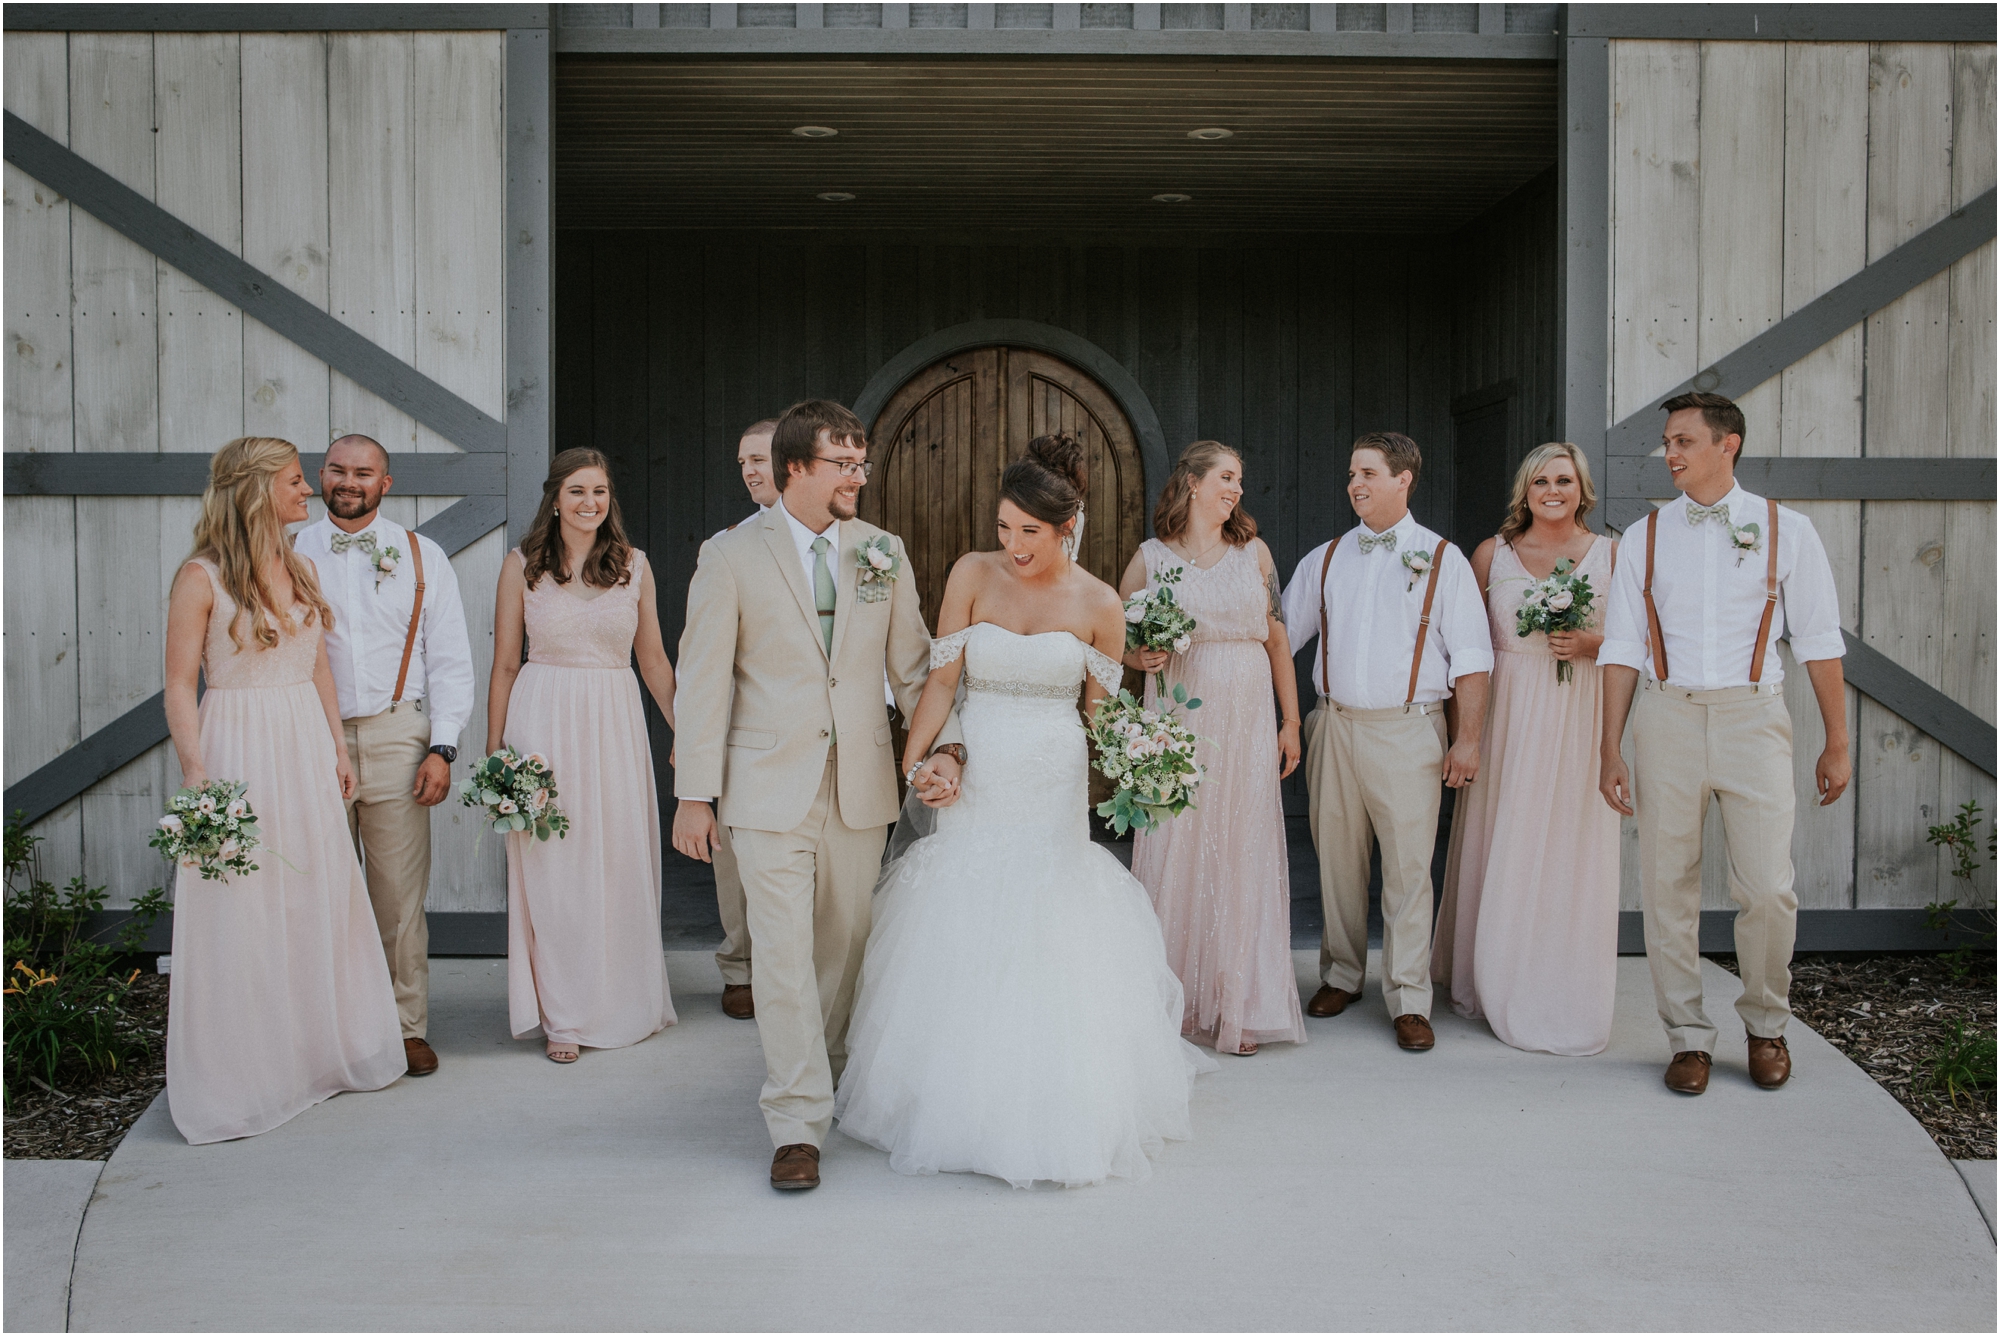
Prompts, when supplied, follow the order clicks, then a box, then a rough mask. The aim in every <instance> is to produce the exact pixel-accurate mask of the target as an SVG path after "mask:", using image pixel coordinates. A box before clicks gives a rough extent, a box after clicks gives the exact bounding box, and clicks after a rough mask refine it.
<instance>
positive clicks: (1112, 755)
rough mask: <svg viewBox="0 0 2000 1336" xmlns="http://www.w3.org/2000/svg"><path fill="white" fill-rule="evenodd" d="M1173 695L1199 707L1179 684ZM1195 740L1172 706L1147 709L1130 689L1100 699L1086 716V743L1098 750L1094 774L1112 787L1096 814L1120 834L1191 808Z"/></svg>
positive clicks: (1198, 771)
mask: <svg viewBox="0 0 2000 1336" xmlns="http://www.w3.org/2000/svg"><path fill="white" fill-rule="evenodd" d="M1173 699H1174V703H1175V704H1176V705H1182V706H1185V707H1186V708H1188V709H1190V710H1198V709H1200V708H1201V702H1200V701H1199V700H1190V699H1189V698H1188V694H1187V688H1186V687H1184V686H1179V685H1176V686H1175V687H1174V690H1173ZM1198 740H1199V739H1197V738H1196V737H1195V735H1194V732H1193V730H1191V729H1189V728H1188V726H1187V725H1186V724H1185V723H1183V722H1182V721H1181V719H1180V717H1179V716H1178V715H1177V714H1175V713H1174V709H1173V706H1167V707H1166V708H1164V709H1159V710H1149V709H1147V708H1146V707H1145V705H1144V704H1143V703H1142V702H1141V701H1140V700H1139V699H1138V698H1137V697H1135V696H1133V694H1132V693H1131V692H1129V691H1121V692H1119V693H1118V694H1117V695H1115V696H1107V697H1105V698H1104V699H1103V700H1101V701H1099V702H1098V703H1097V709H1096V710H1095V711H1094V712H1093V713H1092V714H1091V716H1090V741H1091V744H1092V745H1093V746H1094V747H1096V748H1097V761H1096V763H1095V764H1096V768H1097V772H1098V773H1099V774H1101V775H1103V776H1104V777H1105V778H1106V779H1108V780H1110V781H1111V782H1112V783H1113V784H1115V785H1117V788H1116V790H1115V791H1114V792H1113V793H1112V795H1111V797H1110V798H1109V799H1107V800H1106V801H1104V802H1101V803H1099V804H1098V805H1097V814H1098V815H1099V816H1101V817H1105V818H1107V819H1108V820H1109V821H1110V822H1111V825H1112V827H1113V828H1114V829H1115V830H1116V831H1117V832H1118V833H1119V834H1120V835H1123V834H1124V833H1125V832H1126V831H1127V830H1128V829H1133V828H1136V829H1139V830H1155V829H1157V828H1158V827H1159V825H1160V823H1161V822H1162V821H1165V820H1166V819H1167V818H1168V817H1174V816H1179V815H1180V814H1181V813H1182V812H1185V811H1187V810H1188V809H1189V808H1191V807H1193V806H1194V791H1195V789H1196V788H1197V787H1198V786H1199V785H1200V784H1201V778H1202V773H1203V772H1202V767H1201V766H1199V765H1196V764H1195V759H1194V748H1195V743H1196V742H1197V741H1198Z"/></svg>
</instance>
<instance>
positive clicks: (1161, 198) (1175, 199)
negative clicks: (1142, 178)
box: [1153, 191, 1194, 204]
mask: <svg viewBox="0 0 2000 1336" xmlns="http://www.w3.org/2000/svg"><path fill="white" fill-rule="evenodd" d="M1153 202H1154V203H1155V204H1191V203H1193V202H1194V196H1193V195H1177V194H1175V193H1174V192H1172V191H1168V192H1167V193H1166V194H1164V195H1155V196H1153Z"/></svg>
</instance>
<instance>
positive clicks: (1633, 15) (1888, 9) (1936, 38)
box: [1564, 4, 1994, 42]
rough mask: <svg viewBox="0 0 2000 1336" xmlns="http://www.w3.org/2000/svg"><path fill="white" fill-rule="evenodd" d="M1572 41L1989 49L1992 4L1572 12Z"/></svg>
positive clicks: (1589, 8) (1588, 8)
mask: <svg viewBox="0 0 2000 1336" xmlns="http://www.w3.org/2000/svg"><path fill="white" fill-rule="evenodd" d="M1564 9H1566V10H1567V11H1568V16H1567V17H1568V27H1567V29H1566V31H1567V32H1568V34H1569V35H1570V36H1572V37H1608V38H1640V39H1645V38H1651V39H1663V40H1679V41H1694V40H1707V41H1724V42H1758V41H1763V42H1990V41H1992V40H1993V37H1994V7H1993V6H1992V5H1905V4H1886V5H1885V4H1869V5H1839V4H1835V5H1622V4H1608V5H1607V4H1599V5H1565V6H1564Z"/></svg>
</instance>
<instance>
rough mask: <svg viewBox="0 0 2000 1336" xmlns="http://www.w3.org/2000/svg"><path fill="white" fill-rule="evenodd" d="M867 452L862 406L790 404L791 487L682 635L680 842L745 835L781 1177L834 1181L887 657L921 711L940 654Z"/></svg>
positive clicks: (766, 1096)
mask: <svg viewBox="0 0 2000 1336" xmlns="http://www.w3.org/2000/svg"><path fill="white" fill-rule="evenodd" d="M867 461H868V438H867V433H866V431H865V430H864V429H863V427H862V425H861V421H860V419H858V418H856V417H855V416H854V414H852V413H850V412H849V411H848V410H847V409H845V408H843V407H841V406H840V405H839V404H836V403H831V402H829V401H827V400H824V399H811V400H807V401H806V402H804V403H800V404H794V405H793V406H792V407H791V408H790V409H788V410H786V412H785V415H784V417H783V418H781V419H779V422H778V427H777V430H776V432H775V433H774V434H773V436H772V441H771V466H772V473H773V475H774V478H775V481H776V482H777V484H778V492H779V497H778V502H777V504H776V505H773V506H772V507H770V509H768V510H766V511H765V512H764V513H763V514H761V515H758V516H756V517H754V518H753V519H750V520H746V521H745V522H744V523H742V524H740V525H738V526H736V527H735V528H734V529H731V530H729V531H728V532H726V533H722V534H718V535H717V536H716V537H714V538H712V539H710V540H709V541H708V542H707V543H706V544H704V545H703V547H702V549H701V557H700V560H699V563H698V564H697V566H696V568H695V574H694V583H693V584H692V585H691V586H690V587H689V589H688V615H687V629H686V630H685V631H683V632H682V633H681V644H680V685H679V687H678V688H677V690H676V692H675V696H674V714H675V716H676V718H677V719H678V720H679V721H680V724H681V731H680V734H679V736H678V737H677V738H676V739H675V753H676V768H675V771H674V794H675V796H676V797H678V798H679V799H680V804H679V806H678V808H677V809H676V811H675V813H674V847H675V848H676V849H678V850H680V851H681V852H682V853H684V854H686V855H687V856H688V857H690V858H697V859H700V860H701V861H703V862H709V861H710V860H711V859H712V858H713V854H714V850H715V848H716V845H717V843H718V839H719V828H718V826H717V825H716V821H717V817H718V815H719V816H720V819H721V821H722V823H723V825H725V826H727V827H728V829H729V837H730V840H731V843H732V844H733V845H734V846H735V849H736V862H737V867H738V869H739V871H740V872H741V875H742V879H743V894H744V901H745V908H746V911H747V915H748V919H749V928H750V937H751V940H752V941H754V942H756V944H757V967H756V971H755V973H754V974H753V975H752V977H751V989H752V998H753V1000H754V1002H755V1004H756V1018H757V1033H758V1037H759V1038H760V1039H761V1040H762V1041H763V1045H764V1072H765V1076H764V1090H763V1095H762V1097H761V1099H760V1100H759V1103H760V1104H761V1105H762V1107H763V1110H764V1123H765V1125H766V1126H767V1127H768V1128H769V1129H770V1132H771V1144H772V1145H773V1146H775V1147H776V1148H777V1151H776V1154H775V1155H774V1156H773V1157H772V1160H771V1186H772V1187H774V1188H782V1189H803V1188H815V1187H818V1186H819V1157H820V1146H821V1144H822V1143H823V1142H824V1141H825V1140H826V1134H827V1132H828V1130H829V1129H830V1128H831V1127H832V1125H833V1091H834V1086H835V1084H836V1083H837V1082H838V1081H839V1079H840V1073H841V1069H842V1068H843V1067H844V1066H845V1065H846V1061H847V1020H848V1015H849V1013H850V1012H851V1010H852V1009H853V1002H854V985H855V979H856V977H857V976H858V975H859V974H860V971H861V954H862V949H863V948H864V947H865V946H866V945H867V943H868V926H869V916H870V912H871V906H870V903H869V900H870V896H871V895H872V894H873V892H874V889H875V876H876V873H877V871H878V870H879V868H880V865H881V861H882V846H883V842H884V838H885V835H886V833H887V828H888V825H889V823H890V822H891V821H893V820H895V819H896V812H897V807H898V803H897V793H896V762H895V755H894V752H893V750H892V742H891V730H890V727H889V717H888V712H887V710H886V709H885V708H884V703H883V698H882V674H883V672H884V670H885V669H886V671H887V673H888V677H889V683H890V686H891V688H892V689H893V690H894V692H895V694H896V701H897V704H898V706H899V707H900V708H901V710H902V712H903V716H904V718H906V719H907V718H909V717H910V716H911V715H912V714H913V713H914V712H915V711H916V707H917V697H918V696H919V695H920V694H922V691H923V686H924V681H925V679H926V678H927V677H928V676H929V669H930V633H929V631H928V630H926V629H925V626H924V618H923V611H922V609H921V608H920V607H919V606H918V600H917V590H916V586H915V584H914V583H913V582H911V581H910V580H909V579H907V578H905V577H906V576H907V573H908V566H909V562H908V558H907V557H906V556H905V555H904V553H903V546H902V543H901V541H900V540H898V539H896V538H893V537H888V535H884V534H883V533H882V531H881V530H880V529H877V528H875V527H874V526H873V525H871V524H866V523H863V522H862V521H860V520H858V519H856V518H855V503H856V499H857V497H858V496H859V494H860V491H861V487H862V485H863V484H864V483H865V482H866V481H867V478H868V462H867ZM877 537H885V538H888V542H889V544H890V546H891V549H892V550H893V552H894V553H895V556H896V566H895V568H894V570H893V571H891V572H889V573H887V574H886V575H871V578H870V580H869V581H868V582H867V583H866V585H865V586H864V584H863V582H862V581H861V580H860V578H859V570H860V558H859V555H858V554H859V550H860V548H861V546H862V544H864V543H866V542H868V541H869V540H870V539H874V538H877ZM957 736H958V732H957V721H956V719H955V718H954V719H953V720H951V721H950V722H948V723H947V724H946V725H945V732H944V733H943V735H941V741H940V745H939V747H938V748H937V749H936V752H938V753H942V754H933V755H932V756H931V758H930V759H929V760H928V761H926V762H925V763H924V764H923V765H922V766H921V767H919V768H918V769H917V770H916V771H915V772H914V774H913V776H912V779H911V783H912V784H913V785H914V786H915V787H916V788H917V790H918V791H919V792H920V793H925V794H926V795H927V796H926V799H925V800H926V801H927V802H933V803H934V805H940V806H941V805H944V804H945V803H946V802H948V801H949V800H950V797H951V796H952V795H953V794H955V792H956V786H957V780H958V776H959V768H960V766H961V765H962V764H963V763H964V760H965V753H964V748H963V747H961V746H959V745H958V744H957V743H956V741H955V740H956V738H957ZM954 753H955V755H954ZM933 786H936V790H935V794H934V795H933V794H932V790H933ZM718 798H719V799H720V803H719V807H720V812H719V813H718V812H716V811H715V810H713V809H711V807H710V806H709V803H710V801H711V800H713V799H718Z"/></svg>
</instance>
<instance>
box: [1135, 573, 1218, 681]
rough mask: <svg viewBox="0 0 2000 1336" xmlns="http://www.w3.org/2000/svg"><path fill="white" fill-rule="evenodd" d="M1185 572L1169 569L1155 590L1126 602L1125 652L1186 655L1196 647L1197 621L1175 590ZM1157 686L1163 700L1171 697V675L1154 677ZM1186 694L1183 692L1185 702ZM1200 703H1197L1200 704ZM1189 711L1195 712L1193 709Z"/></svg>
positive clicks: (1139, 594) (1161, 575)
mask: <svg viewBox="0 0 2000 1336" xmlns="http://www.w3.org/2000/svg"><path fill="white" fill-rule="evenodd" d="M1180 579H1181V569H1180V567H1178V566H1173V567H1169V568H1168V569H1166V570H1163V571H1161V572H1160V573H1159V575H1158V576H1157V577H1155V584H1154V587H1153V588H1151V589H1141V590H1140V591H1139V592H1138V593H1136V594H1134V595H1132V597H1130V598H1128V599H1126V600H1125V648H1126V649H1127V650H1134V649H1156V650H1164V651H1166V652H1167V653H1169V654H1185V653H1187V652H1188V646H1190V645H1192V644H1193V643H1194V628H1195V620H1194V617H1193V615H1192V614H1191V613H1189V612H1188V610H1187V609H1186V608H1183V607H1182V606H1181V605H1180V600H1178V599H1176V598H1175V597H1174V590H1173V587H1174V586H1175V585H1177V584H1179V583H1180ZM1153 682H1154V684H1155V685H1157V686H1158V687H1159V689H1160V695H1161V696H1162V697H1164V696H1166V694H1167V674H1166V672H1165V670H1162V671H1160V672H1157V673H1154V674H1153ZM1186 694H1187V693H1186V692H1182V693H1181V696H1182V698H1183V699H1184V698H1185V697H1186ZM1199 703H1200V702H1196V704H1199ZM1188 708H1189V709H1193V708H1195V707H1194V706H1193V705H1190V706H1189V707H1188Z"/></svg>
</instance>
